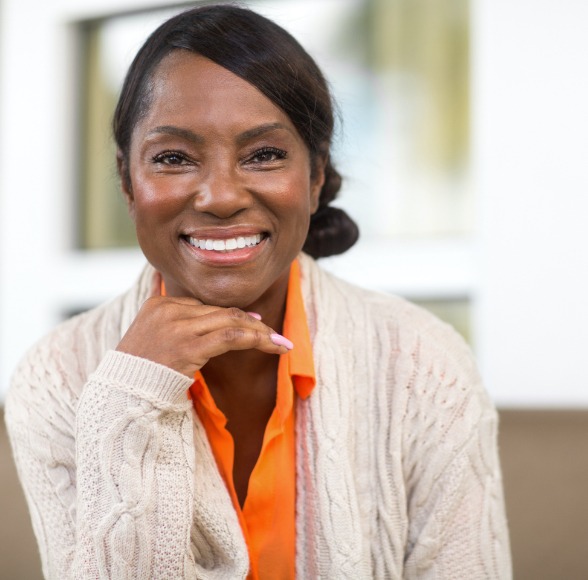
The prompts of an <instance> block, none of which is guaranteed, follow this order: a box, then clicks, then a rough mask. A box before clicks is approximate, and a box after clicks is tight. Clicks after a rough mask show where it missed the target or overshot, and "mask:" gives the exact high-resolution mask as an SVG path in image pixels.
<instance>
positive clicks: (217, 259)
mask: <svg viewBox="0 0 588 580" xmlns="http://www.w3.org/2000/svg"><path fill="white" fill-rule="evenodd" d="M182 242H183V243H184V244H185V245H186V246H187V247H188V249H189V250H190V252H191V253H192V255H194V256H195V257H196V258H197V259H198V260H199V261H200V262H203V263H206V264H211V265H215V266H238V265H240V264H243V263H245V262H250V261H251V260H254V259H255V258H256V257H257V255H258V254H259V253H260V252H261V251H262V250H263V248H264V246H265V244H266V242H267V238H263V240H261V242H259V244H257V245H255V246H247V247H245V248H238V249H236V250H230V251H228V252H226V251H225V252H218V251H215V250H203V249H201V248H197V247H196V246H193V245H192V244H191V243H190V242H188V240H186V239H185V238H182Z"/></svg>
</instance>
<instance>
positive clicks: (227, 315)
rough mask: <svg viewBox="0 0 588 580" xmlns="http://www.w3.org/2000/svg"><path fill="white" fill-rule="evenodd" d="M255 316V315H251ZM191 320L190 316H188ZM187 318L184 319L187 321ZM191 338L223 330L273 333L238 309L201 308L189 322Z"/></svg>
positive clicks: (258, 320) (253, 317) (257, 319)
mask: <svg viewBox="0 0 588 580" xmlns="http://www.w3.org/2000/svg"><path fill="white" fill-rule="evenodd" d="M253 314H255V313H253ZM189 317H190V318H192V316H191V315H190V316H189ZM187 319H188V316H187V317H186V318H185V319H184V320H187ZM191 324H192V328H191V333H192V334H193V336H205V335H207V334H210V333H211V332H215V331H217V330H222V329H223V328H250V329H252V330H257V331H259V332H262V333H265V334H271V333H273V332H274V331H273V329H272V328H270V327H269V326H267V325H266V324H264V323H263V322H261V321H260V319H259V318H257V316H252V314H249V313H247V312H244V311H243V310H240V309H239V308H216V307H207V306H202V307H199V308H198V315H197V316H195V317H194V318H193V320H192V321H191Z"/></svg>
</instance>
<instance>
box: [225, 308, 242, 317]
mask: <svg viewBox="0 0 588 580" xmlns="http://www.w3.org/2000/svg"><path fill="white" fill-rule="evenodd" d="M227 314H228V315H229V317H230V318H234V319H236V320H241V319H242V318H243V316H244V315H245V313H244V312H243V311H242V310H240V309H239V308H237V307H236V306H232V307H231V308H227Z"/></svg>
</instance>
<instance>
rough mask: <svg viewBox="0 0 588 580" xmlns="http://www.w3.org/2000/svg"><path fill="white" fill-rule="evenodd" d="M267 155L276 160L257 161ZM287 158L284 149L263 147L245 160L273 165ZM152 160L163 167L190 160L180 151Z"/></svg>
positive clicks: (164, 153) (156, 156) (165, 152)
mask: <svg viewBox="0 0 588 580" xmlns="http://www.w3.org/2000/svg"><path fill="white" fill-rule="evenodd" d="M267 155H273V156H275V158H274V159H264V160H258V161H255V160H256V158H259V157H261V156H267ZM287 156H288V153H287V152H286V151H284V150H283V149H278V148H277V147H263V148H261V149H258V150H257V151H255V152H254V153H253V154H252V155H250V156H249V157H248V158H247V159H246V160H245V163H272V162H273V161H278V160H282V159H286V157H287ZM172 158H175V159H176V160H177V162H175V163H171V162H170V161H171V159H172ZM151 160H152V162H153V163H160V164H162V165H168V166H181V165H183V164H184V163H185V162H187V161H188V158H187V157H186V155H184V154H183V153H181V152H180V151H164V152H163V153H158V154H157V155H154V156H153V157H152V159H151Z"/></svg>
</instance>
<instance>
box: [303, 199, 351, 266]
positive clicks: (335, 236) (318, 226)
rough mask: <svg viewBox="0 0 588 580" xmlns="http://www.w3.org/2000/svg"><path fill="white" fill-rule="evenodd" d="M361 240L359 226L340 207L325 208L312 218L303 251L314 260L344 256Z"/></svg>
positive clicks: (320, 209) (321, 208)
mask: <svg viewBox="0 0 588 580" xmlns="http://www.w3.org/2000/svg"><path fill="white" fill-rule="evenodd" d="M358 238H359V228H358V227H357V224H356V223H355V222H354V221H353V220H352V219H351V218H350V217H349V216H348V215H347V213H345V211H343V210H342V209H340V208H338V207H332V206H323V207H320V208H319V209H318V211H317V212H316V213H315V214H314V215H313V216H312V217H311V220H310V228H309V230H308V236H307V238H306V242H305V243H304V247H303V248H302V250H303V251H304V252H306V253H307V254H309V255H310V256H312V257H313V258H326V257H328V256H334V255H337V254H342V253H343V252H345V251H346V250H348V249H349V248H350V247H351V246H353V244H355V242H356V241H357V239H358Z"/></svg>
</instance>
